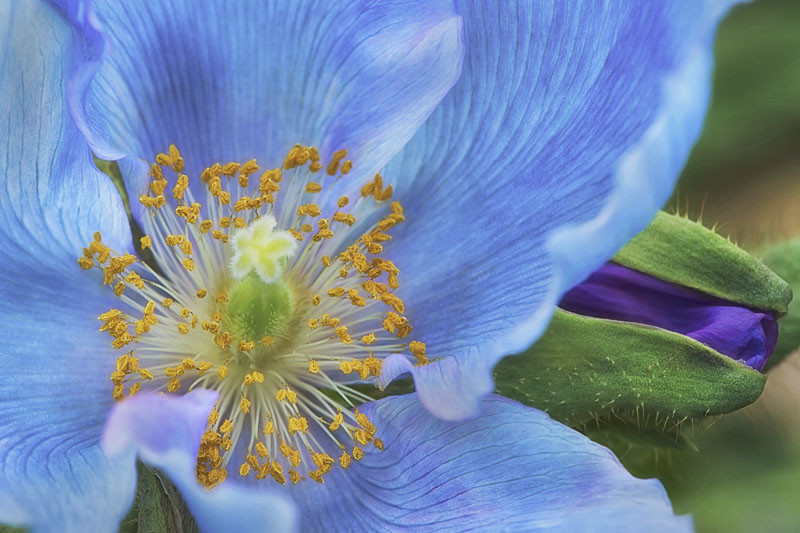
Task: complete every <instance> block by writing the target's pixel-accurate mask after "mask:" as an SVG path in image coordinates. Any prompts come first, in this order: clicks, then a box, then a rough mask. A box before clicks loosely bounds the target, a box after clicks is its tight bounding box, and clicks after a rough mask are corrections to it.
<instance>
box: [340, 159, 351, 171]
mask: <svg viewBox="0 0 800 533" xmlns="http://www.w3.org/2000/svg"><path fill="white" fill-rule="evenodd" d="M351 170H353V162H352V161H350V160H349V159H348V160H347V161H345V162H344V163H342V168H341V169H339V172H341V173H342V174H347V173H348V172H350V171H351Z"/></svg>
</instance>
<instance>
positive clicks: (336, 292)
mask: <svg viewBox="0 0 800 533" xmlns="http://www.w3.org/2000/svg"><path fill="white" fill-rule="evenodd" d="M344 292H345V291H344V289H343V288H342V287H334V288H333V289H328V296H332V297H334V298H336V297H339V296H343V295H344Z"/></svg>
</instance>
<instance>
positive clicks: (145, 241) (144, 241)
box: [139, 235, 153, 250]
mask: <svg viewBox="0 0 800 533" xmlns="http://www.w3.org/2000/svg"><path fill="white" fill-rule="evenodd" d="M139 246H141V248H142V250H147V249H148V248H150V247H151V246H153V239H151V238H150V236H149V235H144V236H143V237H141V238H139Z"/></svg>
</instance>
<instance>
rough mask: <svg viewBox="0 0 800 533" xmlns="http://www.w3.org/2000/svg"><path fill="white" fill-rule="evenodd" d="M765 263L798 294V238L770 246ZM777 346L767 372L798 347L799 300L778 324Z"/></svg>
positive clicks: (793, 302) (799, 264) (799, 272)
mask: <svg viewBox="0 0 800 533" xmlns="http://www.w3.org/2000/svg"><path fill="white" fill-rule="evenodd" d="M764 263H766V264H767V265H768V266H769V267H770V268H771V269H772V270H774V271H775V273H776V274H778V275H779V276H781V277H782V278H783V279H785V280H786V281H787V282H789V284H790V285H791V287H792V290H794V291H795V292H798V293H800V238H798V239H793V240H790V241H787V242H784V243H781V244H776V245H774V246H770V247H769V248H767V249H766V251H765V252H764ZM778 327H779V330H778V332H779V333H778V344H777V346H775V352H773V354H772V357H770V358H769V360H768V361H767V370H769V369H770V368H772V367H774V366H775V365H776V364H778V363H779V362H781V361H783V359H784V358H785V357H786V356H787V355H789V354H790V353H791V352H793V351H794V350H796V349H797V348H798V347H800V298H797V299H795V300H793V301H792V303H790V304H789V314H788V315H786V316H785V317H783V318H782V319H781V321H780V324H779V326H778Z"/></svg>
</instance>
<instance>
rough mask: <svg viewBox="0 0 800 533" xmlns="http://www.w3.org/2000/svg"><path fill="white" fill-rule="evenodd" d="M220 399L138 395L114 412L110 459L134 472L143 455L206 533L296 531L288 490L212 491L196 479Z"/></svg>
mask: <svg viewBox="0 0 800 533" xmlns="http://www.w3.org/2000/svg"><path fill="white" fill-rule="evenodd" d="M217 397H218V396H217V393H216V392H213V391H207V390H197V391H194V392H190V393H189V394H186V395H184V396H180V397H175V396H165V395H161V394H147V393H142V394H138V395H136V396H135V397H133V398H131V399H129V400H126V401H124V402H121V403H119V404H117V405H116V406H115V407H114V410H113V411H112V413H111V416H109V419H108V425H107V426H106V429H105V432H104V434H103V449H104V450H105V451H106V452H107V453H108V455H109V456H112V457H127V459H128V461H127V463H128V464H130V468H129V470H130V472H134V471H135V463H134V461H133V460H132V459H133V456H134V455H138V456H139V457H140V458H141V460H142V461H144V462H145V463H147V464H149V465H151V466H154V467H156V468H158V469H159V470H161V471H163V472H164V473H166V474H167V475H168V476H169V477H170V479H171V480H172V481H173V482H174V483H175V485H176V486H177V487H178V489H179V490H180V491H181V495H182V496H183V498H184V500H185V501H186V503H187V505H188V506H189V509H190V511H191V512H192V515H193V516H194V518H195V520H197V523H198V525H199V526H200V529H201V530H203V531H208V532H217V531H236V532H244V533H247V532H251V531H252V532H253V533H260V532H262V531H271V532H275V533H279V532H282V531H294V530H295V529H296V526H297V519H298V517H297V511H296V509H295V506H294V504H293V502H292V501H291V500H290V499H289V498H288V496H287V493H286V490H285V488H284V487H277V486H276V487H274V488H272V490H256V489H253V488H247V487H242V486H239V485H236V484H235V483H231V482H225V483H223V484H222V485H220V486H218V487H217V488H216V489H214V490H213V491H207V490H205V489H204V488H203V487H202V486H201V485H200V484H199V483H198V482H197V480H196V479H195V465H196V463H197V451H198V449H199V447H200V439H201V437H202V435H203V432H204V431H205V429H206V422H207V420H208V415H209V413H210V412H211V409H212V408H213V407H214V403H215V402H216V401H217ZM134 476H135V473H134Z"/></svg>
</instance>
